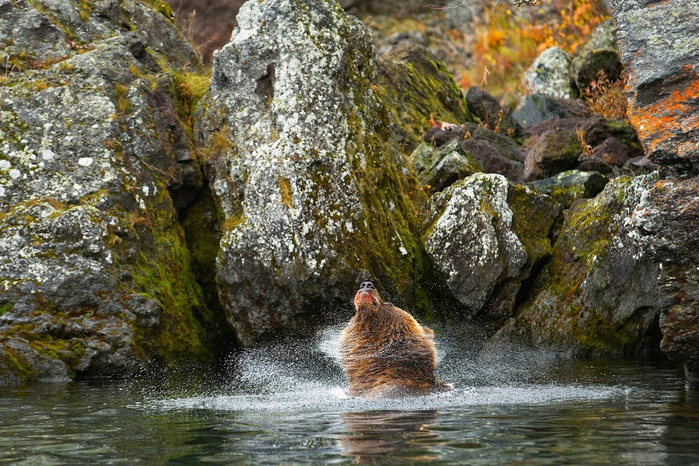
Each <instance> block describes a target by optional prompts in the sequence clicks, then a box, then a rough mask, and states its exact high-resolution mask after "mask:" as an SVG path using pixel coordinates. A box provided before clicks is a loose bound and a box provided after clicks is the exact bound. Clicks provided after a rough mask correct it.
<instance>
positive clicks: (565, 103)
mask: <svg viewBox="0 0 699 466" xmlns="http://www.w3.org/2000/svg"><path fill="white" fill-rule="evenodd" d="M591 116H592V112H591V111H590V109H589V107H588V106H587V105H585V103H584V102H582V101H580V100H573V99H564V98H559V97H551V96H547V95H545V94H532V95H530V96H528V97H527V98H526V100H525V101H524V104H522V105H521V106H520V107H519V108H518V109H517V110H515V111H514V113H512V117H513V118H514V119H515V120H516V121H517V122H518V123H519V124H520V125H522V126H533V125H538V124H539V123H541V122H542V121H545V120H552V119H558V118H589V117H591Z"/></svg>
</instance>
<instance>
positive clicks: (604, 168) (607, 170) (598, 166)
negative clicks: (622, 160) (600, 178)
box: [575, 153, 620, 177]
mask: <svg viewBox="0 0 699 466" xmlns="http://www.w3.org/2000/svg"><path fill="white" fill-rule="evenodd" d="M575 169H576V170H577V171H581V172H597V173H599V174H601V175H605V176H609V177H617V176H619V173H620V170H619V169H618V168H617V167H612V166H611V165H608V164H606V163H604V162H603V161H602V160H600V159H597V158H595V157H590V156H589V155H588V154H584V153H583V154H581V155H580V157H578V166H577V167H575Z"/></svg>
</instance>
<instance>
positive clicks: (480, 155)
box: [461, 138, 523, 182]
mask: <svg viewBox="0 0 699 466" xmlns="http://www.w3.org/2000/svg"><path fill="white" fill-rule="evenodd" d="M461 147H462V148H463V150H464V151H466V153H468V154H470V155H471V156H472V157H473V158H474V159H475V160H476V161H477V162H478V163H479V164H480V165H481V166H482V167H483V171H484V172H485V173H496V174H499V175H503V176H504V177H505V178H507V179H508V180H510V181H513V182H518V181H521V180H522V172H523V168H522V164H521V163H519V162H516V161H514V160H510V159H508V158H505V157H504V156H503V155H502V154H501V153H500V151H499V150H497V149H496V148H495V146H493V145H492V144H491V143H490V142H488V141H485V140H482V139H473V138H471V139H464V140H463V141H461Z"/></svg>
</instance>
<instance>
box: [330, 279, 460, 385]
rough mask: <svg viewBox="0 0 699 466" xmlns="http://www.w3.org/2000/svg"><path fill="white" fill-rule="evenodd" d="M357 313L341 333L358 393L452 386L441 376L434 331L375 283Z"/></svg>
mask: <svg viewBox="0 0 699 466" xmlns="http://www.w3.org/2000/svg"><path fill="white" fill-rule="evenodd" d="M354 306H355V308H356V314H355V315H354V317H352V319H351V320H350V321H349V324H347V327H346V328H345V330H344V331H343V332H342V336H341V337H340V356H341V358H342V366H343V369H344V370H345V375H346V376H347V380H348V381H349V384H350V385H349V394H350V395H352V396H363V397H369V398H376V397H398V396H414V395H426V394H429V393H435V392H444V391H448V390H451V388H452V387H451V385H449V384H447V383H444V382H442V381H441V380H439V379H437V378H436V377H435V374H434V371H435V366H436V362H437V358H436V350H435V346H434V332H433V331H432V330H430V329H429V328H427V327H422V326H421V325H420V324H418V323H417V321H416V320H415V319H413V317H412V316H411V315H410V314H408V313H407V312H405V311H404V310H402V309H399V308H397V307H395V306H394V305H393V304H391V303H385V302H383V301H382V300H381V297H380V296H379V293H378V291H376V288H375V287H374V285H373V284H372V283H371V282H364V283H362V284H361V287H360V288H359V291H357V295H356V296H355V298H354Z"/></svg>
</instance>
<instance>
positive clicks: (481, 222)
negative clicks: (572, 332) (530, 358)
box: [425, 174, 560, 320]
mask: <svg viewBox="0 0 699 466" xmlns="http://www.w3.org/2000/svg"><path fill="white" fill-rule="evenodd" d="M559 212H560V208H559V207H558V205H557V204H556V203H555V202H553V201H552V200H551V199H550V198H548V197H546V196H538V195H536V194H535V193H534V192H532V191H531V190H529V189H527V188H524V187H521V186H516V185H511V184H509V183H508V181H507V180H506V179H505V178H504V177H503V176H501V175H486V174H475V175H472V176H470V177H468V178H465V179H464V180H462V181H460V182H458V183H456V184H454V185H452V186H451V187H450V188H448V189H447V190H445V191H443V192H442V193H438V194H435V195H434V196H433V197H432V198H431V201H430V215H429V217H428V220H427V226H426V234H425V249H426V251H427V253H428V255H429V256H430V258H431V259H432V261H433V262H434V264H435V266H436V267H437V269H438V270H439V271H440V272H441V273H443V274H444V277H445V279H446V282H447V285H448V287H449V290H450V291H451V293H452V294H453V295H454V297H455V298H456V299H457V300H458V301H459V302H460V303H461V304H462V305H463V306H464V310H463V312H464V314H465V315H466V316H479V317H481V318H486V319H495V320H497V319H502V318H506V317H509V316H510V315H511V314H512V312H513V310H514V306H515V300H516V296H517V293H518V292H519V289H520V286H521V284H522V282H523V281H524V280H526V279H527V278H528V277H529V273H530V272H531V270H532V268H533V266H534V265H535V264H536V263H538V262H539V261H540V260H542V259H543V258H544V257H545V256H547V255H548V254H550V248H551V245H550V240H549V239H548V233H549V229H550V227H551V226H552V224H553V222H554V220H555V218H556V217H557V215H558V213H559ZM529 222H531V224H529Z"/></svg>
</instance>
